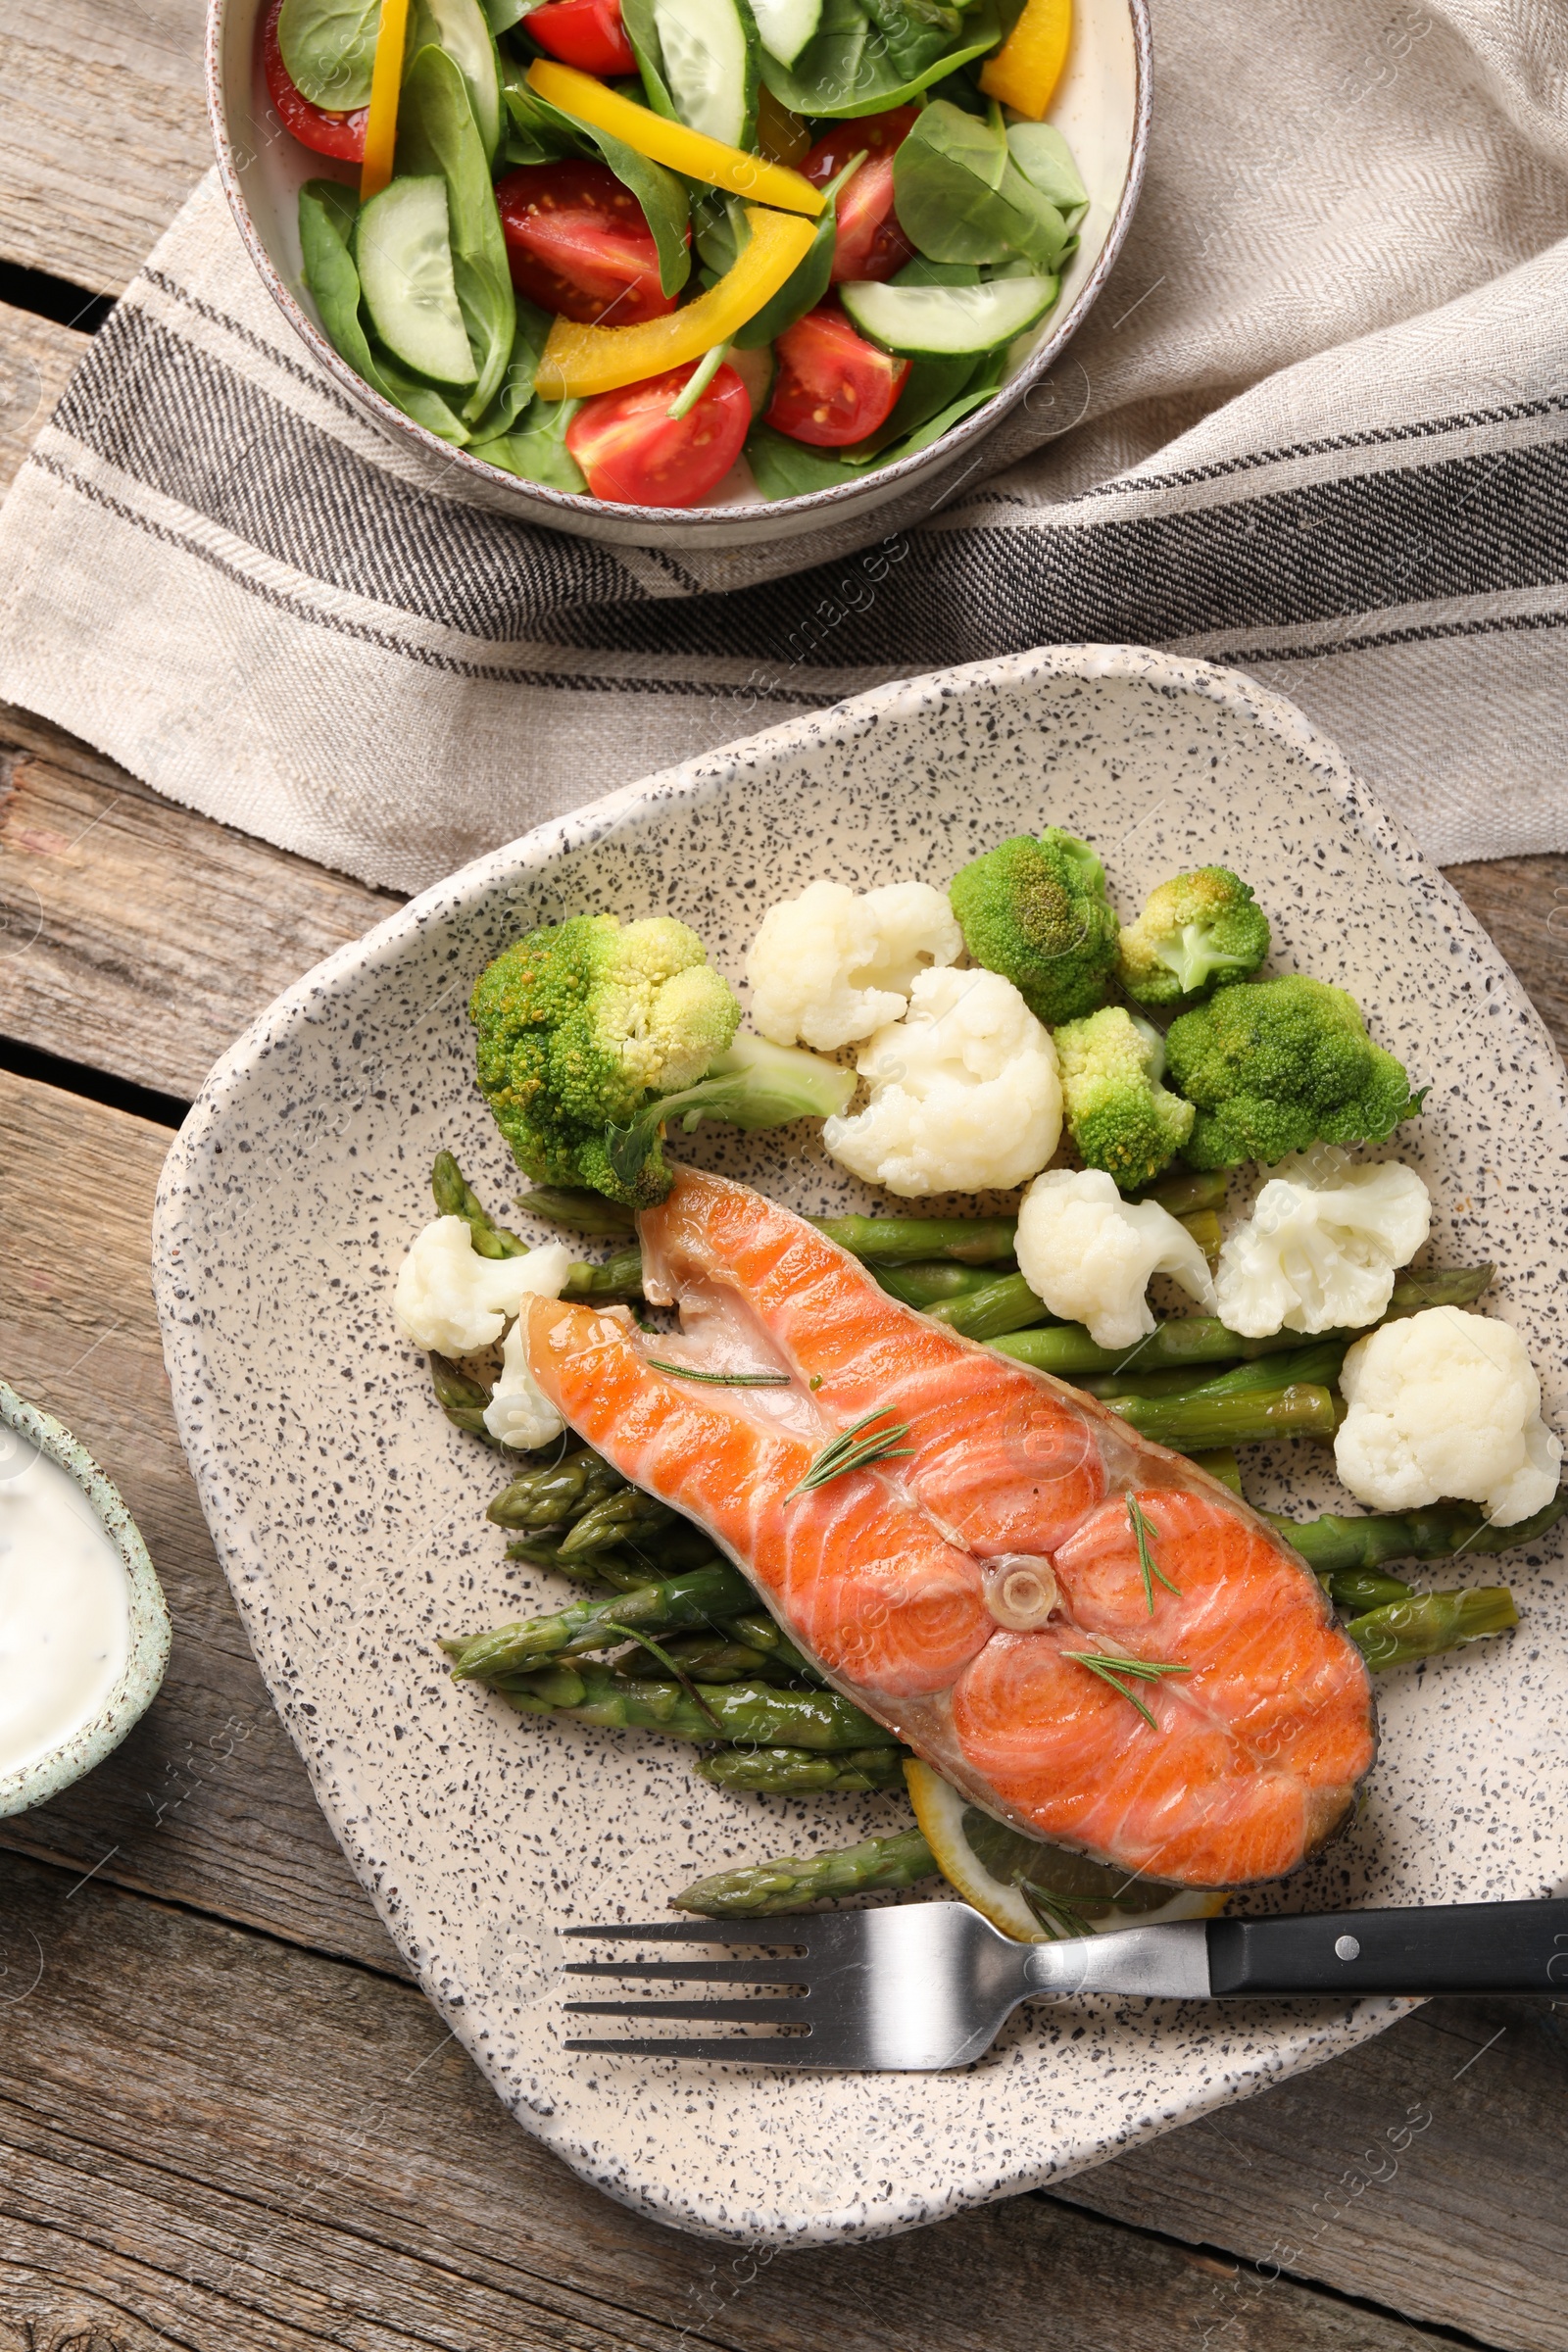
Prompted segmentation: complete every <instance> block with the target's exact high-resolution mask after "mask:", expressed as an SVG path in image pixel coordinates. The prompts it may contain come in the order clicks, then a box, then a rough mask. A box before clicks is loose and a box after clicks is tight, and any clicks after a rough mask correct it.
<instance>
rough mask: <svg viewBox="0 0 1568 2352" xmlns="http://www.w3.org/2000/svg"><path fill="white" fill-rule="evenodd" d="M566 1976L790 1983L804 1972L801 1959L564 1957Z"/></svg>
mask: <svg viewBox="0 0 1568 2352" xmlns="http://www.w3.org/2000/svg"><path fill="white" fill-rule="evenodd" d="M561 1970H562V1975H563V1976H566V1977H678V1978H679V1979H680V1980H681V1981H682V1982H683V1983H686V1984H693V1985H746V1984H754V1985H787V1984H793V1983H795V1982H797V1981H798V1980H799V1978H800V1976H801V1970H802V1964H801V1962H800V1961H799V1960H740V1959H736V1960H564V1961H563V1962H562V1964H561Z"/></svg>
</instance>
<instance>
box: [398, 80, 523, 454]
mask: <svg viewBox="0 0 1568 2352" xmlns="http://www.w3.org/2000/svg"><path fill="white" fill-rule="evenodd" d="M397 170H398V172H400V173H403V172H413V173H415V174H420V173H425V172H435V173H439V174H440V176H441V177H442V178H443V179H444V180H445V181H446V183H447V213H448V218H449V221H450V225H451V233H452V275H453V280H454V282H455V284H456V286H457V290H458V303H459V306H460V308H461V309H462V312H463V321H464V324H465V326H466V328H467V330H468V341H469V344H470V345H471V347H472V350H473V360H474V366H475V368H477V369H478V381H477V383H476V384H475V385H474V388H473V390H472V391H471V392H470V393H469V395H468V397H467V399H466V401H465V402H464V405H463V415H464V416H465V417H466V418H467V419H468V420H469V421H470V422H471V421H472V419H473V418H474V417H482V416H483V415H484V412H485V410H486V409H487V408H488V407H489V405H490V403H491V401H492V400H493V399H494V398H495V395H496V393H497V391H498V390H499V388H500V384H501V379H502V377H503V375H504V374H505V373H506V371H507V368H508V365H509V364H510V362H511V359H512V344H513V337H514V335H515V330H516V320H517V313H516V304H515V298H514V296H513V291H512V272H511V270H509V268H508V266H507V241H506V239H505V237H504V236H503V235H502V233H501V216H500V214H499V213H498V212H497V210H496V199H495V190H494V189H493V188H492V186H491V184H490V167H489V165H488V163H487V162H486V160H485V151H484V142H483V140H482V139H481V138H480V136H479V132H478V129H477V127H476V125H475V123H474V120H473V109H472V108H471V106H470V105H469V104H468V93H467V89H466V85H465V83H464V79H463V75H462V74H461V73H459V71H458V69H457V67H456V66H455V65H454V64H453V62H452V60H451V58H450V57H448V56H447V54H446V51H445V50H444V49H435V48H425V49H421V50H420V51H419V52H418V54H417V57H416V58H415V60H414V63H413V65H412V66H411V67H410V68H409V72H408V75H407V78H406V79H405V81H404V84H403V98H402V103H401V105H400V107H399V110H398V146H397Z"/></svg>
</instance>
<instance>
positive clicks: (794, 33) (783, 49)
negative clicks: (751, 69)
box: [752, 0, 822, 66]
mask: <svg viewBox="0 0 1568 2352" xmlns="http://www.w3.org/2000/svg"><path fill="white" fill-rule="evenodd" d="M752 14H753V16H754V17H755V18H756V19H757V37H758V39H759V40H760V42H761V44H762V47H763V48H764V49H765V50H766V51H767V54H768V56H769V57H776V58H777V60H778V62H779V64H780V65H781V66H793V65H794V63H795V60H796V59H797V58H798V57H799V56H800V54H801V51H802V50H803V49H804V48H805V47H806V44H807V42H808V41H809V39H810V37H811V35H812V33H813V32H815V30H816V28H817V26H818V25H820V24H821V22H822V0H752Z"/></svg>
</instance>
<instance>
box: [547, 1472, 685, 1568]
mask: <svg viewBox="0 0 1568 2352" xmlns="http://www.w3.org/2000/svg"><path fill="white" fill-rule="evenodd" d="M674 1517H675V1513H674V1512H673V1511H672V1510H671V1509H670V1507H669V1505H668V1503H667V1502H661V1501H660V1500H659V1497H658V1496H657V1495H645V1494H644V1493H643V1491H642V1489H641V1487H622V1488H620V1489H619V1491H618V1492H617V1493H615V1494H613V1495H603V1496H602V1497H601V1498H600V1499H599V1500H598V1501H597V1502H594V1503H591V1504H590V1505H589V1507H588V1509H587V1510H586V1511H584V1512H583V1514H582V1516H581V1518H579V1519H574V1520H573V1521H572V1523H571V1525H570V1527H569V1528H567V1530H566V1533H565V1535H564V1537H563V1538H562V1542H561V1549H560V1551H559V1552H558V1554H557V1555H556V1556H557V1557H558V1559H561V1560H576V1559H582V1558H585V1557H586V1556H587V1554H588V1553H589V1552H591V1551H606V1550H608V1549H610V1548H611V1547H612V1546H613V1545H614V1544H624V1543H631V1544H635V1543H636V1542H637V1541H638V1540H639V1539H640V1538H644V1537H648V1536H656V1535H658V1534H659V1532H660V1531H661V1529H662V1528H665V1527H667V1526H668V1525H669V1524H670V1522H671V1521H672V1520H673V1518H674Z"/></svg>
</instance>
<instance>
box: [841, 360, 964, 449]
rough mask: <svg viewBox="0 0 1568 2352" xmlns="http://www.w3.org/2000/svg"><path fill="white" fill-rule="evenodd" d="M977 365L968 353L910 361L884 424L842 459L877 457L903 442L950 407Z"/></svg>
mask: <svg viewBox="0 0 1568 2352" xmlns="http://www.w3.org/2000/svg"><path fill="white" fill-rule="evenodd" d="M978 364H979V363H978V362H977V361H976V360H975V358H974V355H973V354H972V353H971V352H964V353H962V354H961V355H960V356H959V357H958V358H956V359H918V360H911V361H910V362H909V372H908V374H907V376H906V377H905V379H904V388H903V390H902V391H901V392H900V394H899V397H898V399H897V400H896V401H895V402H894V404H893V413H892V415H891V416H890V417H888V420H887V422H886V423H885V424H884V425H883V426H882V428H881V430H880V431H879V432H875V433H870V434H868V435H867V436H866V438H865V440H863V441H858V442H857V443H856V445H855V447H854V448H853V449H850V450H846V451H845V453H844V454H845V456H846V457H851V458H872V457H880V456H881V454H882V452H883V451H884V450H885V449H891V448H892V446H893V444H894V442H895V441H902V440H903V439H904V436H905V435H906V433H912V432H913V431H914V430H915V428H916V427H917V426H918V425H922V424H924V423H925V422H926V420H927V419H928V418H929V417H936V416H938V415H940V413H941V412H942V410H944V409H946V408H949V407H951V406H952V404H953V402H954V401H956V399H957V397H958V395H959V394H960V392H963V391H964V390H966V389H967V387H968V383H969V379H970V377H971V376H972V375H973V374H974V372H975V368H976V367H977V366H978Z"/></svg>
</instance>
